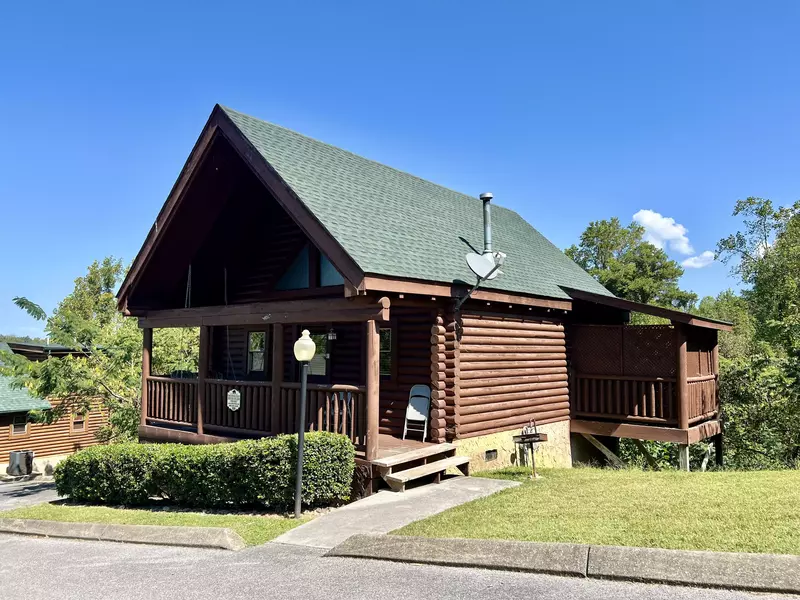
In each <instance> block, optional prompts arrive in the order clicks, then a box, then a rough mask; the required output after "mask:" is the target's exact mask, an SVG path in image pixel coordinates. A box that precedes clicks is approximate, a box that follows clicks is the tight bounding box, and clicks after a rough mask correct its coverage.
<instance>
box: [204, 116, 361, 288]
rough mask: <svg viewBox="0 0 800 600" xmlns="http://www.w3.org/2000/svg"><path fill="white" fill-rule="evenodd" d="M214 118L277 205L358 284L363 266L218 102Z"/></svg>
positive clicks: (346, 275) (342, 272) (337, 266)
mask: <svg viewBox="0 0 800 600" xmlns="http://www.w3.org/2000/svg"><path fill="white" fill-rule="evenodd" d="M212 117H213V118H215V123H216V124H217V126H218V127H219V130H220V131H221V132H222V134H223V135H224V136H225V139H227V140H228V142H229V143H230V144H231V146H232V147H233V148H234V149H235V150H236V152H237V153H238V154H239V156H240V157H241V158H242V159H243V160H244V161H245V162H246V163H247V164H248V165H249V166H250V168H251V169H252V171H253V173H255V175H256V176H257V177H258V178H259V180H260V181H261V183H263V184H264V185H265V186H266V187H267V189H268V190H269V191H270V192H272V195H273V196H274V197H275V199H276V200H277V201H278V204H280V205H281V207H283V209H284V210H285V211H286V212H287V213H288V214H289V215H290V216H291V217H292V218H293V219H294V221H295V222H296V223H297V225H298V226H299V227H300V229H301V230H302V231H303V233H305V234H306V237H308V239H309V240H311V243H312V244H314V245H315V246H316V247H317V248H318V249H319V250H320V252H322V253H324V254H325V256H327V257H328V259H329V260H330V261H331V263H333V266H334V267H336V269H337V270H338V271H339V273H341V274H342V276H343V277H344V278H345V279H346V280H348V281H350V282H352V283H353V284H358V282H360V281H361V280H362V279H363V277H364V272H363V271H362V270H361V268H360V267H359V266H358V265H357V264H356V262H355V261H354V260H353V259H352V257H351V256H350V255H349V254H348V253H347V251H346V250H345V249H344V248H343V247H342V245H341V244H339V242H338V241H337V240H336V239H335V238H334V237H333V236H332V235H331V234H330V232H329V231H328V230H327V229H326V228H325V226H324V225H323V224H322V223H321V222H320V221H319V219H317V217H316V216H315V215H314V214H313V213H312V212H311V211H310V210H309V209H308V207H307V206H306V205H305V204H304V203H303V201H302V200H301V199H300V197H299V196H298V195H297V194H296V193H295V192H294V190H292V188H291V187H289V184H287V183H286V182H285V181H284V180H283V178H282V177H281V176H280V175H279V174H278V172H277V171H276V170H275V169H274V168H273V167H272V165H270V164H269V163H268V162H267V160H266V159H265V158H264V157H263V156H262V155H261V153H260V152H259V151H258V150H257V149H256V148H255V147H254V146H253V144H252V143H251V142H250V140H248V139H247V138H246V137H245V136H244V135H243V134H242V132H241V131H240V130H239V128H238V127H236V125H235V124H234V123H233V121H232V120H231V119H230V117H229V116H228V115H227V114H226V113H225V111H224V110H222V109H221V108H220V107H219V105H217V106H216V107H214V112H213V113H212Z"/></svg>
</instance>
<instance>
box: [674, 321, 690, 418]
mask: <svg viewBox="0 0 800 600" xmlns="http://www.w3.org/2000/svg"><path fill="white" fill-rule="evenodd" d="M673 325H674V327H675V347H676V348H677V352H678V356H677V365H676V372H675V377H676V379H677V386H676V387H677V400H678V429H689V380H688V379H687V356H686V330H685V329H684V328H683V326H682V325H681V324H680V323H675V322H674V321H673Z"/></svg>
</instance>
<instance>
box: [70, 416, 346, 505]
mask: <svg viewBox="0 0 800 600" xmlns="http://www.w3.org/2000/svg"><path fill="white" fill-rule="evenodd" d="M354 458H355V449H354V448H353V444H352V443H351V442H350V440H349V439H347V438H346V437H345V436H342V435H337V434H333V433H325V432H315V433H308V434H306V436H305V448H304V454H303V502H304V504H306V505H307V506H319V505H329V504H333V503H336V502H340V501H343V500H347V499H348V498H349V496H350V488H351V484H352V480H353V471H354V468H355V460H354ZM296 464H297V436H292V435H281V436H278V437H274V438H264V439H261V440H245V441H241V442H236V443H231V444H212V445H203V446H187V445H182V444H133V443H130V444H116V445H111V446H94V447H92V448H88V449H86V450H81V451H80V452H78V453H77V454H74V455H73V456H70V457H69V458H67V459H66V460H64V461H62V462H61V463H59V465H58V466H57V467H56V471H55V479H56V488H57V489H58V493H59V494H61V495H66V496H69V497H70V498H71V499H73V500H77V501H81V502H91V503H99V504H121V505H137V504H146V503H148V502H149V501H150V499H151V498H152V497H154V496H155V497H161V498H166V499H169V500H171V501H172V502H174V503H175V504H177V505H179V506H187V507H192V508H231V507H269V508H273V509H282V508H286V507H288V506H290V505H291V504H292V502H293V501H294V486H295V466H296Z"/></svg>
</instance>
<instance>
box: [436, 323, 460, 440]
mask: <svg viewBox="0 0 800 600" xmlns="http://www.w3.org/2000/svg"><path fill="white" fill-rule="evenodd" d="M457 329H458V326H457V323H456V321H455V319H454V318H453V315H452V314H450V313H446V312H440V313H439V315H437V317H436V323H435V324H434V325H433V327H432V328H431V415H430V418H431V425H430V427H431V441H433V442H444V441H446V440H447V439H452V438H453V437H454V436H455V431H456V427H457V423H458V418H459V417H458V409H457V406H456V398H457V397H458V390H459V387H458V370H459V357H458V355H459V343H460V342H459V340H458V334H457Z"/></svg>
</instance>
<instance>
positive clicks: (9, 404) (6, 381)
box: [0, 342, 52, 415]
mask: <svg viewBox="0 0 800 600" xmlns="http://www.w3.org/2000/svg"><path fill="white" fill-rule="evenodd" d="M0 352H11V349H10V348H9V347H8V344H6V343H5V342H0ZM11 381H12V380H11V378H10V377H5V376H4V375H0V415H2V414H6V413H16V412H28V411H29V410H47V409H49V408H52V406H50V403H49V402H48V401H47V400H41V399H39V398H34V397H33V396H31V395H30V394H29V393H28V391H27V390H24V389H23V390H20V389H15V388H13V387H12V386H11Z"/></svg>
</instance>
